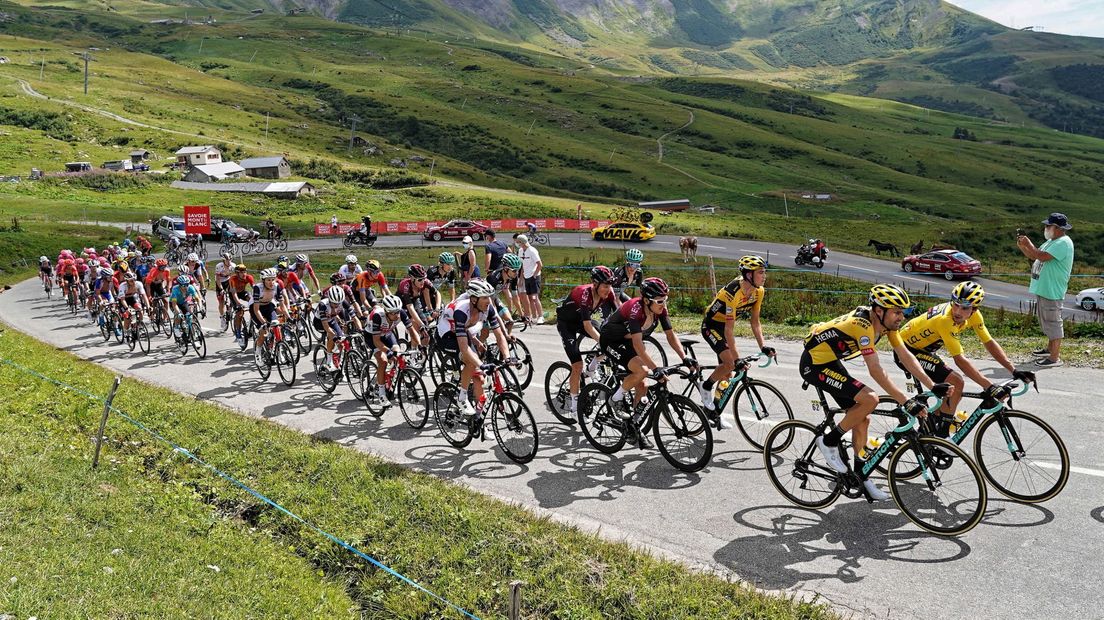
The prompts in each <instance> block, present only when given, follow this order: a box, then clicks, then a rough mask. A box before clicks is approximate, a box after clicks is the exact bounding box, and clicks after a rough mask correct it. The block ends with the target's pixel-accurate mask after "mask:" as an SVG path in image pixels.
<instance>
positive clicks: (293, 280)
mask: <svg viewBox="0 0 1104 620" xmlns="http://www.w3.org/2000/svg"><path fill="white" fill-rule="evenodd" d="M276 279H277V280H279V281H280V285H281V286H283V287H284V291H285V292H287V295H288V301H289V302H291V301H296V300H298V299H301V298H307V297H309V292H308V291H307V287H306V286H305V285H304V284H303V281H302V280H300V279H299V276H297V275H295V272H294V271H292V270H291V268H290V267H289V266H288V264H287V262H285V261H281V262H279V263H276Z"/></svg>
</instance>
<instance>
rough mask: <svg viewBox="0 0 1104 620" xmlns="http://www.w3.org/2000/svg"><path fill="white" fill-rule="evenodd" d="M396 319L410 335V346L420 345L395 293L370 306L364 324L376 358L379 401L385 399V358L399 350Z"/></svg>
mask: <svg viewBox="0 0 1104 620" xmlns="http://www.w3.org/2000/svg"><path fill="white" fill-rule="evenodd" d="M397 321H402V324H403V325H404V326H405V327H406V333H407V334H409V335H410V346H412V347H418V346H421V341H420V340H419V338H418V333H417V332H415V331H414V329H413V323H412V322H411V320H410V315H409V314H408V313H407V311H406V310H404V309H403V302H402V300H401V299H399V298H398V296H397V295H387V296H386V297H384V298H383V300H382V302H381V303H380V305H378V306H376V307H374V308H372V311H371V313H370V314H369V315H368V320H367V321H366V323H365V326H364V333H365V334H366V335H367V336H368V337H367V338H366V340H367V341H368V348H369V349H370V350H371V351H372V354H373V356H374V357H375V359H376V392H377V398H378V399H379V400H381V401H386V400H387V386H386V382H387V359H388V357H390V356H391V354H394V353H398V352H399V343H398V340H397V339H396V338H395V333H394V329H395V323H396V322H397Z"/></svg>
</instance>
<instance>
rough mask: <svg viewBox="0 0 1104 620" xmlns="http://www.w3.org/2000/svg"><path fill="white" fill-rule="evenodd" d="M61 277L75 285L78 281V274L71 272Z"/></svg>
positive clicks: (69, 283) (67, 282)
mask: <svg viewBox="0 0 1104 620" xmlns="http://www.w3.org/2000/svg"><path fill="white" fill-rule="evenodd" d="M61 279H62V280H63V281H64V282H65V283H66V284H68V285H73V284H76V283H77V276H75V275H73V274H71V273H67V274H65V275H63V276H61Z"/></svg>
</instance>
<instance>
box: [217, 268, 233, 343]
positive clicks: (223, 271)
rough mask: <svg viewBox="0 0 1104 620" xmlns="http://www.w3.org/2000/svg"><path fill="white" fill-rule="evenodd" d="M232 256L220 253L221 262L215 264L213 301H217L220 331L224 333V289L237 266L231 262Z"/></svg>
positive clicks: (225, 323) (225, 325)
mask: <svg viewBox="0 0 1104 620" xmlns="http://www.w3.org/2000/svg"><path fill="white" fill-rule="evenodd" d="M232 257H233V254H231V253H230V252H223V253H222V260H220V261H219V262H217V263H215V299H216V300H218V309H219V317H221V321H222V331H226V328H227V326H228V323H227V321H226V289H227V287H228V286H229V282H230V276H232V275H234V268H235V267H237V265H235V264H234V261H233V260H231V258H232Z"/></svg>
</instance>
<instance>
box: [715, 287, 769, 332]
mask: <svg viewBox="0 0 1104 620" xmlns="http://www.w3.org/2000/svg"><path fill="white" fill-rule="evenodd" d="M740 282H741V280H733V281H731V282H729V283H728V284H726V285H724V287H723V288H722V289H721V290H719V291H717V295H716V296H715V297H713V301H712V302H710V303H709V306H708V307H707V308H706V309H705V320H706V321H713V322H715V323H724V322H726V321H733V320H735V319H736V315H737V314H738V313H740V312H745V311H751V312H759V308H761V307H762V306H763V292H764V291H763V287H761V286H760V287H756V288H755V290H754V291H753V292H752V293H751V294H750V295H745V294H744V289H743V287H742V286H740Z"/></svg>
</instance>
